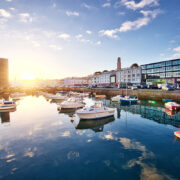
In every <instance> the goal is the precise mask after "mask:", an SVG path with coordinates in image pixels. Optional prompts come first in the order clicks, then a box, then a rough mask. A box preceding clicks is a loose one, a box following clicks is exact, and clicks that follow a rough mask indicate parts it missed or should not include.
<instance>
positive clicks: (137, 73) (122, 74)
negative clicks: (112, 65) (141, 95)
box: [116, 64, 141, 84]
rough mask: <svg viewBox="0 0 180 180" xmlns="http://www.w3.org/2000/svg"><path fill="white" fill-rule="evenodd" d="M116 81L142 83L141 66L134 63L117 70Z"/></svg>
mask: <svg viewBox="0 0 180 180" xmlns="http://www.w3.org/2000/svg"><path fill="white" fill-rule="evenodd" d="M116 82H117V83H118V84H119V83H131V84H140V83H141V67H140V66H138V65H137V64H133V65H132V66H131V67H129V68H122V69H121V70H119V71H117V72H116Z"/></svg>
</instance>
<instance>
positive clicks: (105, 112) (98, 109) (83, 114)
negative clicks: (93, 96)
mask: <svg viewBox="0 0 180 180" xmlns="http://www.w3.org/2000/svg"><path fill="white" fill-rule="evenodd" d="M114 112H115V110H114V108H109V107H105V106H103V102H101V101H98V102H95V104H94V105H93V106H90V107H85V108H83V109H81V110H77V111H76V113H77V115H78V116H79V118H80V119H100V118H106V117H111V116H114Z"/></svg>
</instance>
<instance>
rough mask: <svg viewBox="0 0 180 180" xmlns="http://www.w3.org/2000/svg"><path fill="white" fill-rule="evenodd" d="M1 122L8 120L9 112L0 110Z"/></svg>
mask: <svg viewBox="0 0 180 180" xmlns="http://www.w3.org/2000/svg"><path fill="white" fill-rule="evenodd" d="M0 118H1V123H8V122H10V113H9V112H1V113H0Z"/></svg>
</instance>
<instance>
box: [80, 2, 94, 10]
mask: <svg viewBox="0 0 180 180" xmlns="http://www.w3.org/2000/svg"><path fill="white" fill-rule="evenodd" d="M81 6H83V7H85V8H87V9H92V8H93V7H92V6H90V5H89V4H86V3H83V4H81Z"/></svg>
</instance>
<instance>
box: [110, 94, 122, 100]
mask: <svg viewBox="0 0 180 180" xmlns="http://www.w3.org/2000/svg"><path fill="white" fill-rule="evenodd" d="M122 98H123V97H122V96H120V95H117V96H114V97H112V98H111V101H112V102H120V100H121V99H122Z"/></svg>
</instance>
